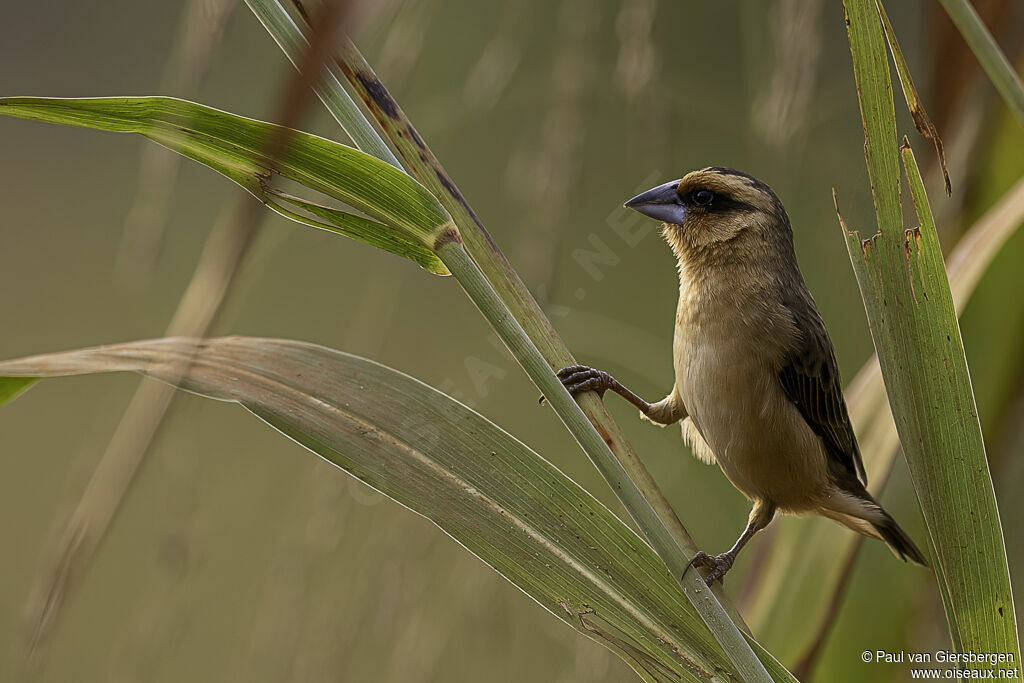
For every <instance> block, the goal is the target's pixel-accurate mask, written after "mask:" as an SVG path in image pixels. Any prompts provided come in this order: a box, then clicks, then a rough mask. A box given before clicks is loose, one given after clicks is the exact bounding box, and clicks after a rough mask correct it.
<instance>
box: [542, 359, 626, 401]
mask: <svg viewBox="0 0 1024 683" xmlns="http://www.w3.org/2000/svg"><path fill="white" fill-rule="evenodd" d="M556 374H557V375H558V379H559V380H561V382H562V386H564V387H565V390H566V391H568V392H569V394H570V395H571V396H572V397H573V398H575V397H576V396H579V395H580V394H582V393H583V392H585V391H596V392H597V395H598V396H604V392H606V391H608V390H609V389H610V388H611V387H612V385H613V383H614V381H615V380H613V379H612V376H611V375H609V374H608V373H607V372H605V371H604V370H597V369H595V368H592V367H589V366H586V365H570V366H568V367H565V368H562V369H561V370H559V371H558V372H557V373H556Z"/></svg>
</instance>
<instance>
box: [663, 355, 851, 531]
mask: <svg viewBox="0 0 1024 683" xmlns="http://www.w3.org/2000/svg"><path fill="white" fill-rule="evenodd" d="M681 341H682V343H681V344H680V345H679V348H677V349H676V381H677V386H678V388H679V392H680V397H681V398H682V399H683V402H684V404H685V405H686V408H687V411H688V412H689V415H690V420H691V421H692V422H693V424H694V426H695V427H696V428H697V431H698V432H699V433H700V435H701V436H702V437H703V439H704V441H705V442H706V443H707V445H708V447H709V448H710V450H711V452H712V453H714V455H715V459H716V460H717V461H718V464H719V466H720V467H721V468H722V471H723V472H724V473H725V475H726V477H728V478H729V480H730V481H731V482H732V484H733V485H734V486H735V487H736V488H737V489H739V490H740V491H741V492H742V493H743V494H744V495H745V496H747V497H748V498H750V499H763V500H770V501H771V502H773V503H775V504H776V505H778V506H779V507H780V508H782V509H783V510H788V511H791V512H800V511H803V510H809V509H812V508H813V507H814V505H815V502H814V501H815V500H816V499H819V498H820V497H821V496H822V495H827V491H828V490H829V489H830V488H831V480H830V478H829V476H828V472H827V465H826V460H825V453H824V449H823V447H822V444H821V440H820V439H819V437H818V436H817V435H816V434H814V432H813V431H812V430H811V428H810V427H809V426H808V425H807V423H806V421H805V420H804V419H803V416H802V415H800V412H799V411H798V410H797V408H796V406H794V405H793V403H792V402H790V401H789V399H788V398H787V397H786V396H785V395H784V394H783V393H782V387H781V385H780V383H779V380H778V377H777V373H776V372H775V371H774V370H772V368H771V365H770V362H769V360H768V359H766V358H765V357H764V354H763V353H762V352H759V350H758V349H752V348H747V347H745V346H744V345H743V344H742V342H739V341H738V340H736V339H735V338H733V339H729V338H725V337H724V336H723V337H721V338H718V339H714V340H709V339H703V340H701V339H693V340H681Z"/></svg>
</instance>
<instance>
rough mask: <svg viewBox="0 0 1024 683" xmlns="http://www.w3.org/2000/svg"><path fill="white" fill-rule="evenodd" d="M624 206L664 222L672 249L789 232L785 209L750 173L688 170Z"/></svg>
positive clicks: (724, 170) (717, 169)
mask: <svg viewBox="0 0 1024 683" xmlns="http://www.w3.org/2000/svg"><path fill="white" fill-rule="evenodd" d="M625 206H626V207H627V208H630V209H634V210H635V211H639V212H640V213H642V214H644V215H645V216H650V217H651V218H654V219H656V220H659V221H662V222H663V223H665V236H666V238H668V239H669V242H670V243H672V245H673V247H674V248H675V247H677V245H682V244H686V245H689V246H691V247H694V248H704V247H709V246H713V245H715V244H718V243H723V242H730V241H732V240H734V239H736V238H739V237H741V236H743V235H745V234H746V235H750V236H751V237H754V236H757V237H762V238H765V237H767V238H771V237H775V236H776V235H775V234H774V233H775V232H777V231H784V233H786V234H787V235H788V234H790V228H789V218H788V217H787V216H786V210H785V209H784V208H783V206H782V202H780V201H779V198H778V197H776V196H775V193H774V192H773V191H772V189H771V188H770V187H768V186H767V185H765V184H764V183H763V182H761V181H760V180H758V179H757V178H755V177H754V176H752V175H749V174H747V173H744V172H742V171H737V170H734V169H731V168H723V167H720V166H712V167H709V168H703V169H701V170H699V171H691V172H690V173H687V174H686V175H685V176H683V178H682V179H680V180H673V181H672V182H669V183H665V184H664V185H658V186H657V187H654V188H651V189H650V190H647V191H646V192H642V193H640V194H638V195H637V196H635V197H633V198H632V199H630V200H629V201H628V202H626V203H625ZM780 237H781V235H780ZM677 251H678V249H677Z"/></svg>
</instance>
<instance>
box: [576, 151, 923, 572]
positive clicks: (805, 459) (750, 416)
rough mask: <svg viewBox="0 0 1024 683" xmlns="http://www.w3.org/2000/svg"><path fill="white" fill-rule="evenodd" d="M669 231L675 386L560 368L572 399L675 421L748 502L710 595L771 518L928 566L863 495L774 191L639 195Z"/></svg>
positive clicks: (699, 187) (722, 188) (681, 183)
mask: <svg viewBox="0 0 1024 683" xmlns="http://www.w3.org/2000/svg"><path fill="white" fill-rule="evenodd" d="M625 206H627V207H629V208H631V209H634V210H636V211H639V212H640V213H642V214H644V215H646V216H650V217H651V218H655V219H657V220H660V221H663V226H662V234H663V235H664V237H665V239H666V240H667V241H668V243H669V245H670V246H671V247H672V251H673V252H675V255H676V258H677V259H678V265H679V307H678V309H677V311H676V325H675V340H674V343H673V358H674V368H675V386H674V387H673V388H672V391H671V392H670V393H669V395H668V396H666V397H665V398H664V399H662V400H661V401H658V402H657V403H654V404H649V403H647V402H646V401H644V400H643V399H641V398H640V397H639V396H637V395H636V394H634V393H633V392H631V391H629V390H628V389H626V388H625V387H624V386H622V385H621V384H619V383H618V382H617V381H616V380H615V379H614V378H612V377H611V375H609V374H608V373H606V372H603V371H601V370H595V369H593V368H589V367H586V366H582V365H574V366H571V367H568V368H563V369H562V370H560V371H559V373H558V374H559V378H560V379H561V380H562V383H563V384H564V385H565V387H566V388H567V389H568V390H569V393H571V394H572V395H573V396H576V395H578V394H579V393H581V392H584V391H596V392H598V394H600V395H603V394H604V392H605V391H607V390H611V391H614V392H616V393H618V394H620V395H622V396H623V397H625V398H626V399H627V400H628V401H629V402H630V403H632V404H633V405H635V406H637V407H638V408H639V409H640V411H641V413H642V415H643V416H645V417H646V418H647V419H649V420H651V421H652V422H655V423H658V424H662V425H668V424H672V423H674V422H677V421H679V420H682V429H683V438H684V439H685V440H686V441H687V442H688V443H689V444H690V446H691V448H692V449H693V451H694V453H695V454H696V455H697V456H698V457H699V458H700V459H701V460H704V461H705V462H708V463H713V462H717V463H718V465H719V466H720V467H721V468H722V472H724V473H725V476H726V477H728V479H729V481H731V482H732V484H733V485H734V486H735V487H736V488H737V489H739V490H740V492H741V493H743V495H745V496H746V497H747V498H748V499H750V500H751V501H753V504H754V506H753V509H752V510H751V512H750V519H749V522H748V523H747V527H746V529H745V530H744V531H743V533H742V534H741V535H740V537H739V539H738V540H737V541H736V543H735V545H733V547H732V548H730V549H729V550H728V551H726V552H724V553H722V554H721V555H707V554H705V553H698V554H697V556H696V557H695V558H694V561H693V562H692V564H695V565H698V566H703V567H705V568H707V569H709V570H710V571H709V573H708V574H707V576H706V577H705V579H706V581H707V583H708V585H710V584H711V583H712V582H714V581H715V580H716V579H720V578H722V576H724V575H725V573H726V572H727V571H728V570H729V569H730V568H731V567H732V565H733V562H734V561H735V559H736V556H737V555H738V554H739V552H740V550H741V549H742V548H743V546H744V545H746V544H747V542H748V541H749V540H750V539H751V537H752V536H753V535H754V534H755V533H757V532H758V531H759V530H761V529H763V528H764V527H766V526H767V525H768V523H769V522H771V520H772V517H774V515H775V512H776V510H778V511H781V512H788V513H795V514H808V513H815V514H820V515H824V516H826V517H830V518H831V519H834V520H836V521H837V522H839V523H840V524H844V525H846V526H847V527H849V528H851V529H853V530H854V531H857V532H859V533H862V534H864V535H866V536H873V537H875V538H879V539H881V540H883V541H885V542H886V543H887V544H888V545H889V547H890V548H891V549H892V551H893V552H894V553H895V554H896V555H898V556H899V557H900V558H902V559H904V560H910V561H912V562H916V563H918V564H921V565H925V566H927V561H926V560H925V557H924V555H923V554H922V553H921V551H920V550H918V548H917V546H915V545H914V542H913V541H912V540H911V539H910V537H909V536H908V535H907V534H906V532H904V531H903V529H901V528H900V527H899V525H898V524H897V523H896V521H895V520H893V518H892V517H891V516H890V515H889V513H887V512H886V511H885V510H883V509H882V507H881V506H880V505H879V504H878V502H877V501H876V500H875V499H874V498H872V497H871V494H869V493H868V492H867V490H866V489H865V485H866V484H867V476H866V474H865V472H864V464H863V462H862V461H861V456H860V450H859V448H858V446H857V439H856V437H855V436H854V433H853V428H852V427H851V426H850V418H849V416H848V414H847V412H846V402H845V401H844V399H843V392H842V385H841V383H840V378H839V370H838V367H837V365H836V359H835V354H834V353H833V350H832V342H831V340H830V339H829V336H828V332H827V331H826V330H825V325H824V323H823V322H822V320H821V316H820V315H819V314H818V309H817V308H816V307H815V305H814V300H813V299H812V298H811V294H810V292H808V291H807V286H806V285H805V284H804V279H803V276H802V275H801V274H800V269H799V268H798V266H797V262H796V253H795V252H794V250H793V231H792V228H791V227H790V223H789V216H788V215H787V214H786V210H785V208H783V206H782V202H780V201H779V198H778V197H776V196H775V193H774V192H773V191H772V189H771V188H770V187H768V186H767V185H765V184H764V183H763V182H761V181H760V180H758V179H757V178H754V177H753V176H750V175H748V174H746V173H743V172H741V171H736V170H733V169H731V168H721V167H712V168H705V169H702V170H699V171H693V172H692V173H689V174H687V175H686V176H685V177H684V178H683V179H682V180H673V181H672V182H670V183H665V184H664V185H659V186H658V187H655V188H653V189H651V190H648V191H647V192H644V193H642V194H639V195H637V196H636V197H633V198H632V199H630V200H629V201H628V202H626V204H625Z"/></svg>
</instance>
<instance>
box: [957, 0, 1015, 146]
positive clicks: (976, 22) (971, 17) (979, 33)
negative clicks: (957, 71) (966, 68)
mask: <svg viewBox="0 0 1024 683" xmlns="http://www.w3.org/2000/svg"><path fill="white" fill-rule="evenodd" d="M939 2H941V3H942V6H943V7H944V8H945V9H946V14H948V15H949V18H950V19H952V20H953V23H954V24H956V27H957V29H959V30H960V35H962V36H963V37H964V40H965V41H967V44H968V45H969V46H970V48H971V52H973V53H974V56H975V57H976V58H977V59H978V63H980V64H981V68H983V69H984V70H985V73H986V74H987V75H988V78H989V80H990V81H992V85H994V86H995V87H996V90H998V91H999V94H1000V95H1001V96H1002V98H1003V101H1004V102H1006V106H1007V107H1009V108H1010V111H1012V112H1013V115H1014V116H1016V117H1017V121H1018V122H1020V124H1021V125H1022V126H1024V85H1021V82H1020V76H1018V75H1017V72H1016V71H1015V70H1014V68H1013V66H1012V65H1011V64H1010V62H1009V60H1007V59H1006V55H1004V54H1003V51H1002V50H1000V49H999V45H998V44H997V43H996V41H995V38H993V37H992V34H991V33H990V32H989V30H988V29H987V28H986V27H985V24H984V23H983V22H982V21H981V18H980V17H979V16H978V13H977V12H976V11H975V10H974V7H973V6H972V5H971V3H970V2H968V0H939Z"/></svg>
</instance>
